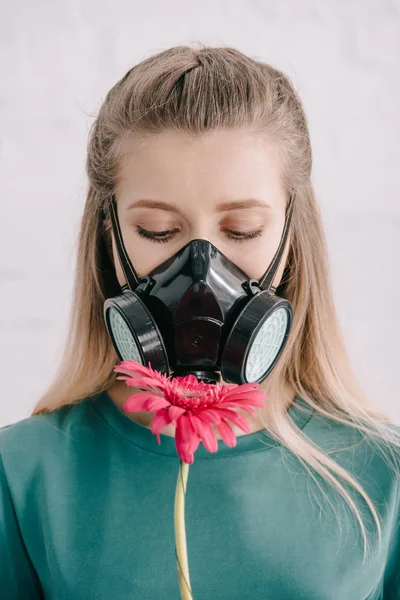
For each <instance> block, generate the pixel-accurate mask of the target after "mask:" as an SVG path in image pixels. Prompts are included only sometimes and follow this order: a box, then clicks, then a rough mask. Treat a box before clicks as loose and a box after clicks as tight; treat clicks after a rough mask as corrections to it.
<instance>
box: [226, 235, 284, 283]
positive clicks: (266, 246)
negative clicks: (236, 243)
mask: <svg viewBox="0 0 400 600" xmlns="http://www.w3.org/2000/svg"><path fill="white" fill-rule="evenodd" d="M279 242H280V238H279V239H278V240H277V241H276V243H275V244H274V245H271V244H270V243H263V244H259V245H258V246H257V248H253V249H252V250H242V251H236V252H235V256H232V258H231V260H232V261H233V262H235V264H236V265H237V266H238V267H239V268H240V269H242V271H244V272H245V273H246V275H248V277H249V278H250V279H261V277H262V276H263V275H264V273H265V272H266V270H267V269H268V267H269V266H270V264H271V262H272V260H273V258H274V256H275V252H276V251H277V248H278V247H279ZM288 253H289V240H287V241H286V248H285V250H284V252H283V254H282V257H281V260H280V263H279V266H278V269H277V270H276V272H275V276H274V280H273V282H272V285H273V286H274V287H278V285H279V282H280V281H281V279H282V276H283V271H284V269H285V265H286V260H287V256H288Z"/></svg>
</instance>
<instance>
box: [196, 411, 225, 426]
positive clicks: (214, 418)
mask: <svg viewBox="0 0 400 600" xmlns="http://www.w3.org/2000/svg"><path fill="white" fill-rule="evenodd" d="M195 414H196V416H198V417H200V419H203V421H207V423H219V422H220V420H221V417H220V415H219V412H218V410H217V409H215V408H199V409H197V411H196V413H195Z"/></svg>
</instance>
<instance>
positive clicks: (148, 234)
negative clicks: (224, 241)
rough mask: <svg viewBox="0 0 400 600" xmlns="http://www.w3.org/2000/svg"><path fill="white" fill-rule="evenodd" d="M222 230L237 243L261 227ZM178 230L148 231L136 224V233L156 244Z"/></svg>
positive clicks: (255, 234)
mask: <svg viewBox="0 0 400 600" xmlns="http://www.w3.org/2000/svg"><path fill="white" fill-rule="evenodd" d="M222 231H224V232H225V233H228V234H230V235H229V236H228V237H230V239H231V240H232V241H233V242H238V243H241V242H245V241H247V240H252V239H254V238H256V237H259V236H260V235H261V234H262V229H257V230H255V231H246V232H244V231H235V230H234V229H227V228H226V227H224V228H223V229H222ZM178 232H179V229H172V230H171V231H148V230H147V229H143V227H140V226H137V233H138V235H140V237H143V238H145V239H148V240H151V241H152V242H156V243H158V244H163V243H166V242H169V241H170V239H172V238H173V236H174V234H175V233H178Z"/></svg>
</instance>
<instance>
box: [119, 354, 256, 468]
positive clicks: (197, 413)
mask: <svg viewBox="0 0 400 600" xmlns="http://www.w3.org/2000/svg"><path fill="white" fill-rule="evenodd" d="M114 371H117V372H119V373H125V374H127V375H128V376H127V377H118V378H117V379H123V380H125V381H126V383H127V385H130V386H133V387H137V388H140V389H142V390H144V391H142V392H139V393H137V394H134V395H133V396H131V397H130V398H128V400H126V402H125V404H124V406H123V408H124V410H125V411H126V412H137V411H143V410H145V411H148V412H155V415H154V418H153V420H152V422H151V431H152V433H154V434H155V435H156V437H157V441H158V443H159V444H160V443H161V441H160V431H161V430H162V429H163V428H164V427H166V426H167V425H169V424H170V423H173V424H174V425H175V426H176V431H175V445H176V449H177V452H178V455H179V457H180V458H181V460H183V461H184V462H186V463H188V464H192V463H193V462H194V452H195V451H196V450H197V448H198V446H199V443H200V441H202V442H203V444H204V446H205V448H206V449H207V450H208V451H209V452H216V451H217V450H218V440H217V438H216V435H215V432H214V430H213V428H212V427H211V425H215V427H216V428H217V430H218V431H219V434H220V436H221V438H222V440H223V441H224V442H225V444H226V445H227V446H230V447H233V446H236V436H235V434H234V432H233V430H232V428H231V427H230V425H229V422H228V421H231V422H232V423H234V424H235V425H237V426H238V427H239V428H240V429H242V430H243V431H244V432H245V433H251V427H250V424H249V422H248V421H247V420H246V419H245V418H244V416H243V415H241V414H239V413H237V412H235V409H238V408H239V409H242V410H244V411H247V412H249V413H254V411H255V407H257V406H258V407H264V406H265V403H264V402H263V400H265V392H264V390H262V389H261V388H260V387H259V385H258V384H257V383H246V384H243V385H237V384H219V383H216V384H207V383H204V382H201V381H198V380H197V379H196V377H195V376H194V375H187V376H186V377H175V378H174V379H171V378H170V377H167V376H166V375H163V374H161V373H159V372H158V371H154V370H153V369H152V368H151V367H150V366H149V367H144V366H143V365H140V364H139V363H137V362H135V361H134V360H127V361H122V362H121V363H120V365H119V366H117V367H115V368H114Z"/></svg>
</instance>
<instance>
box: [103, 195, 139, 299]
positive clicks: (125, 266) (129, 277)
mask: <svg viewBox="0 0 400 600" xmlns="http://www.w3.org/2000/svg"><path fill="white" fill-rule="evenodd" d="M110 215H111V223H112V228H113V232H114V237H115V243H116V245H117V249H118V258H119V262H120V265H121V268H122V270H123V272H124V275H125V280H126V282H127V283H126V284H125V285H123V286H122V289H123V290H125V289H128V288H130V289H131V290H132V291H133V290H134V289H135V288H136V286H137V285H138V283H139V277H138V276H137V273H136V271H135V269H134V268H133V265H132V263H131V261H130V259H129V256H128V253H127V251H126V248H125V245H124V241H123V239H122V234H121V228H120V226H119V221H118V212H117V203H116V201H115V196H114V195H112V197H111V203H110Z"/></svg>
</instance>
